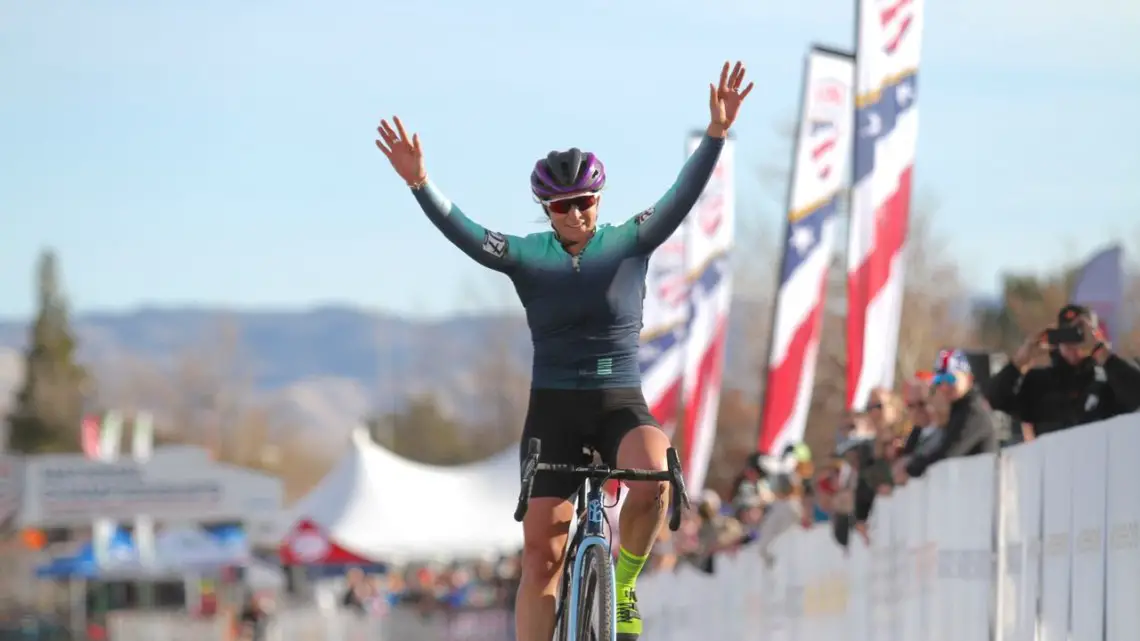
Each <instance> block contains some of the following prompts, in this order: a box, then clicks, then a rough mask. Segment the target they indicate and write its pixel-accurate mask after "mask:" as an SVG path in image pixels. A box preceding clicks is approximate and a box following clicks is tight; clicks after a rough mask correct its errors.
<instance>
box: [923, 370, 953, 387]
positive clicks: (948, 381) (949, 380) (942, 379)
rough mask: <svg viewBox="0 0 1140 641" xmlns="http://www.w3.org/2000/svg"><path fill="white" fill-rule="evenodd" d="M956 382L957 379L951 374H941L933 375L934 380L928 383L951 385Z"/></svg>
mask: <svg viewBox="0 0 1140 641" xmlns="http://www.w3.org/2000/svg"><path fill="white" fill-rule="evenodd" d="M957 382H958V377H957V376H955V375H954V373H953V372H941V373H938V374H935V375H934V380H932V381H931V382H930V384H931V385H943V384H945V385H953V384H955V383H957Z"/></svg>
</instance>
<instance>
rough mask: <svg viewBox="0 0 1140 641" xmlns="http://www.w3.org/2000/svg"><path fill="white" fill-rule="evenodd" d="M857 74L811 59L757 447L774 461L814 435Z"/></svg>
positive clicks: (847, 65) (838, 56) (844, 57)
mask: <svg viewBox="0 0 1140 641" xmlns="http://www.w3.org/2000/svg"><path fill="white" fill-rule="evenodd" d="M854 74H855V70H854V63H853V60H852V58H851V56H850V54H843V53H839V52H834V51H829V50H824V49H818V48H813V49H812V50H811V51H810V52H809V54H808V57H807V61H806V67H805V70H804V86H803V98H802V103H801V104H802V106H801V114H800V125H799V131H798V135H797V140H796V153H795V160H794V161H793V164H792V182H791V186H790V187H789V196H788V209H789V211H788V220H787V227H786V231H785V233H784V258H783V263H782V264H781V266H780V277H779V283H778V287H777V290H776V305H775V310H774V312H773V320H772V342H771V348H770V352H769V358H768V371H767V378H766V381H765V386H764V406H763V415H762V418H761V427H760V438H759V444H758V449H759V451H761V452H764V453H767V454H778V453H779V452H782V451H783V449H784V447H785V446H787V445H789V444H792V443H798V442H800V441H802V440H803V435H804V430H805V428H806V427H807V416H808V409H809V407H810V405H811V394H812V387H813V385H814V383H815V367H816V361H817V355H818V352H819V343H820V328H821V326H822V324H823V309H824V298H825V296H826V291H827V273H828V268H829V266H830V264H831V260H832V255H833V251H834V248H835V235H836V230H835V228H836V211H837V209H838V206H839V198H840V194H841V193H842V190H843V189H844V188H845V187H846V186H847V168H848V157H849V156H848V154H849V153H850V149H851V109H852V106H853V104H854V90H853V85H854Z"/></svg>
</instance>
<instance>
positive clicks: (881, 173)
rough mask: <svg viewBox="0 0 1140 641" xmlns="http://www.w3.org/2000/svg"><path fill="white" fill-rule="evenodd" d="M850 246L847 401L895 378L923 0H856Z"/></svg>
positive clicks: (858, 402)
mask: <svg viewBox="0 0 1140 641" xmlns="http://www.w3.org/2000/svg"><path fill="white" fill-rule="evenodd" d="M857 13H858V18H857V20H858V37H857V41H858V45H857V51H856V60H857V64H856V74H855V76H856V81H855V82H856V114H855V145H854V154H853V158H854V161H853V169H854V184H853V188H852V193H851V222H850V225H849V235H848V247H847V279H848V281H847V406H848V408H850V409H861V408H862V407H863V406H864V405H866V401H867V398H868V397H869V395H870V393H871V390H872V389H874V388H876V387H880V386H882V387H891V386H892V385H893V384H894V374H895V357H896V355H897V352H898V336H899V322H900V318H901V315H902V301H903V291H904V289H903V284H904V277H905V274H904V273H903V271H904V248H905V245H906V234H907V222H908V219H909V217H910V201H911V190H912V184H913V174H914V158H915V148H916V141H917V139H918V110H917V107H916V98H917V80H918V63H919V57H920V52H921V44H922V43H921V41H922V22H923V0H860V2H859V3H858V12H857Z"/></svg>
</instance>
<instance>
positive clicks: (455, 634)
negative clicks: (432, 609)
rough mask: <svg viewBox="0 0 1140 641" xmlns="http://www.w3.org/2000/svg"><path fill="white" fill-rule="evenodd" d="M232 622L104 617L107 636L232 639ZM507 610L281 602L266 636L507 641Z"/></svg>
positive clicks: (171, 616) (271, 640)
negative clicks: (377, 609)
mask: <svg viewBox="0 0 1140 641" xmlns="http://www.w3.org/2000/svg"><path fill="white" fill-rule="evenodd" d="M230 623H231V622H230V621H228V620H226V619H223V618H220V617H219V618H215V619H207V620H202V619H195V618H192V617H190V616H189V615H187V614H185V613H180V612H119V613H114V614H112V615H111V616H110V617H109V619H108V626H107V632H108V639H110V641H233V640H234V636H233V634H232V633H231V632H230V625H229V624H230ZM513 623H514V617H513V615H512V613H511V612H509V611H507V610H503V609H497V610H466V611H455V612H447V613H436V614H433V615H431V616H427V617H425V616H422V615H421V614H420V613H418V612H416V611H415V610H413V609H405V608H396V609H393V610H391V611H389V612H387V613H386V614H384V615H383V616H379V617H367V616H358V615H357V614H355V613H353V612H349V611H345V610H333V611H326V610H321V609H319V608H315V607H299V608H298V607H286V608H282V609H281V610H279V611H278V612H276V613H274V614H273V615H272V616H271V617H269V620H268V626H267V629H266V634H265V641H389V640H396V641H510V640H511V639H512V638H513V637H514V634H513V629H512V626H513Z"/></svg>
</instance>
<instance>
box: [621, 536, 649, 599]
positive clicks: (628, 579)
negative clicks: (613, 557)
mask: <svg viewBox="0 0 1140 641" xmlns="http://www.w3.org/2000/svg"><path fill="white" fill-rule="evenodd" d="M648 558H649V555H648V554H646V555H645V556H637V555H636V554H632V553H630V552H629V551H627V550H626V549H625V548H624V547H623V548H620V549H619V550H618V559H617V567H615V568H614V584H615V586H616V587H617V597H618V598H619V599H620V598H622V595H623V594H625V591H626V589H627V588H628V589H633V587H634V584H635V583H637V575H638V574H641V568H643V567H645V560H646V559H648Z"/></svg>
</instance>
